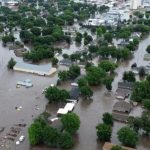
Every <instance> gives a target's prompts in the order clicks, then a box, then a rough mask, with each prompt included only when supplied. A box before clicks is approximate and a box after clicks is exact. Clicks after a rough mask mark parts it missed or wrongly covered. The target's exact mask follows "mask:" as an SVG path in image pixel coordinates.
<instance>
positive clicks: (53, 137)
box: [42, 125, 60, 147]
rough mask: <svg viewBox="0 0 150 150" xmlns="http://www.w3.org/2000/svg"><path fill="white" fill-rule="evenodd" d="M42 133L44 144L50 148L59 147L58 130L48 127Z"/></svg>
mask: <svg viewBox="0 0 150 150" xmlns="http://www.w3.org/2000/svg"><path fill="white" fill-rule="evenodd" d="M42 132H43V142H44V144H46V145H47V146H49V147H58V144H59V139H60V133H59V132H58V131H57V129H55V128H52V127H51V126H49V125H47V126H46V127H44V129H43V131H42Z"/></svg>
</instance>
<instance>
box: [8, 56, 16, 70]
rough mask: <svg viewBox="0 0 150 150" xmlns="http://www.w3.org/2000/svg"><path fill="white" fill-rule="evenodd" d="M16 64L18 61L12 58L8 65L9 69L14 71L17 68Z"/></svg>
mask: <svg viewBox="0 0 150 150" xmlns="http://www.w3.org/2000/svg"><path fill="white" fill-rule="evenodd" d="M15 64H16V61H15V60H14V59H13V58H11V59H10V60H9V62H8V64H7V68H8V69H13V67H14V66H15Z"/></svg>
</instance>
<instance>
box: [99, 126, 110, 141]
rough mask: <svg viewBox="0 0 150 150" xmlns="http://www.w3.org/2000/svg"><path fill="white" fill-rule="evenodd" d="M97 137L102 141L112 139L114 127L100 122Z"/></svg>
mask: <svg viewBox="0 0 150 150" xmlns="http://www.w3.org/2000/svg"><path fill="white" fill-rule="evenodd" d="M96 130H97V137H98V139H99V140H100V141H104V142H105V141H110V139H111V133H112V129H111V126H110V125H107V124H99V125H98V126H97V127H96Z"/></svg>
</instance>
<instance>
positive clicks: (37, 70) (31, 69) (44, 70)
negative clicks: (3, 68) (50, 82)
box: [13, 63, 56, 76]
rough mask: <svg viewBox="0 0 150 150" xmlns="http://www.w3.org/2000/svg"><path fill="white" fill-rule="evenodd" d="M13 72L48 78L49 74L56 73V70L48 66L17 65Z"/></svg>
mask: <svg viewBox="0 0 150 150" xmlns="http://www.w3.org/2000/svg"><path fill="white" fill-rule="evenodd" d="M13 70H15V71H21V72H27V73H32V74H37V75H42V76H50V75H51V74H53V73H55V72H56V68H52V66H51V65H50V64H48V65H33V64H27V63H17V64H16V65H15V66H14V68H13Z"/></svg>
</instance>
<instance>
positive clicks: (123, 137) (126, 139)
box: [117, 127, 138, 147]
mask: <svg viewBox="0 0 150 150" xmlns="http://www.w3.org/2000/svg"><path fill="white" fill-rule="evenodd" d="M117 135H118V139H119V141H120V142H121V143H122V144H123V145H125V146H129V147H135V146H136V144H137V142H138V134H137V133H136V132H135V131H134V130H132V129H130V128H129V127H122V128H121V129H120V130H119V131H118V132H117ZM131 139H132V140H131Z"/></svg>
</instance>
